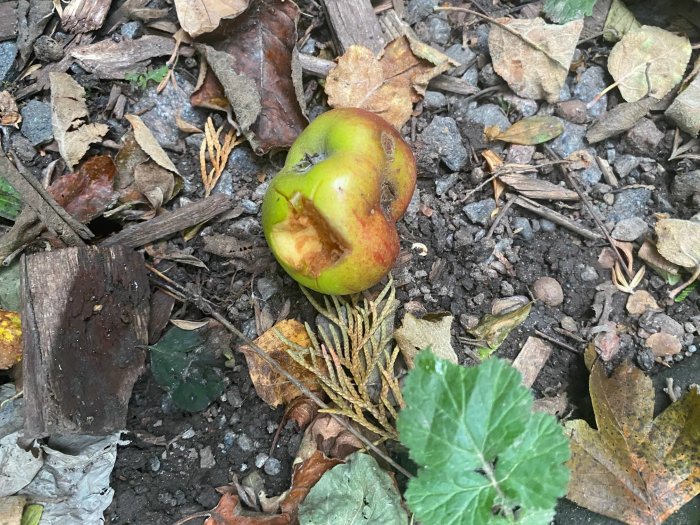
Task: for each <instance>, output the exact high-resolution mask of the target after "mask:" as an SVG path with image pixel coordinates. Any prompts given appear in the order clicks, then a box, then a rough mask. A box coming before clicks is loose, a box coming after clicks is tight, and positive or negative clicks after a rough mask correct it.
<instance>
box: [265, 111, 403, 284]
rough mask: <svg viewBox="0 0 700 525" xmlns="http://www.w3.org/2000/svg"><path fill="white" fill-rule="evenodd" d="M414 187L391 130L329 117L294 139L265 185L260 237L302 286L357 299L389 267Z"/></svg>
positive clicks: (361, 114) (349, 117)
mask: <svg viewBox="0 0 700 525" xmlns="http://www.w3.org/2000/svg"><path fill="white" fill-rule="evenodd" d="M415 186H416V165H415V160H414V157H413V153H412V152H411V149H410V148H409V146H408V144H406V142H404V140H403V139H402V138H401V135H399V133H398V132H397V131H396V130H395V129H394V127H393V126H392V125H391V124H389V123H388V122H386V121H385V120H384V119H382V118H381V117H379V116H377V115H375V114H373V113H370V112H368V111H365V110H362V109H355V108H343V109H334V110H331V111H329V112H327V113H324V114H322V115H321V116H319V117H318V118H317V119H316V120H314V121H313V122H312V123H311V124H310V125H309V126H308V127H307V128H306V129H305V130H304V131H303V132H302V133H301V134H300V135H299V137H298V138H297V140H296V141H295V142H294V144H293V145H292V147H291V149H290V150H289V153H288V154H287V159H286V162H285V165H284V167H283V168H282V170H281V171H280V172H279V173H278V174H277V175H276V176H275V178H274V179H273V180H272V182H271V183H270V186H269V188H268V189H267V193H266V194H265V198H264V200H263V208H262V221H263V230H264V232H265V237H266V239H267V242H268V244H269V245H270V248H271V249H272V253H273V254H274V255H275V257H276V259H277V261H279V263H280V265H282V267H283V268H284V269H285V271H286V272H287V273H289V275H291V276H292V277H293V278H294V279H295V280H297V281H298V282H299V283H301V284H302V285H304V286H306V287H308V288H311V289H313V290H316V291H318V292H322V293H325V294H331V295H345V294H351V293H356V292H360V291H362V290H365V289H367V288H369V287H371V286H372V285H374V284H376V283H377V282H378V281H379V280H381V279H382V277H384V276H385V275H386V274H387V273H388V272H389V270H390V269H391V267H392V265H393V264H394V261H395V260H396V256H397V255H398V253H399V237H398V234H397V232H396V221H398V220H399V219H400V218H401V216H402V215H403V213H404V212H405V211H406V207H407V206H408V203H409V202H410V200H411V197H412V196H413V191H414V189H415Z"/></svg>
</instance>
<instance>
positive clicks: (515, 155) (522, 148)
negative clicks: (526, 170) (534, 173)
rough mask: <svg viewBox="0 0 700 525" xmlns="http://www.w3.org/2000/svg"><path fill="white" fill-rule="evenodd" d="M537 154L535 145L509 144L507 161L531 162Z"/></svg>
mask: <svg viewBox="0 0 700 525" xmlns="http://www.w3.org/2000/svg"><path fill="white" fill-rule="evenodd" d="M534 154H535V146H527V145H524V144H511V145H510V146H508V154H507V156H506V162H508V163H510V164H530V161H531V160H532V157H533V155H534Z"/></svg>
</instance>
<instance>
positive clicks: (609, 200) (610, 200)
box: [603, 193, 615, 206]
mask: <svg viewBox="0 0 700 525" xmlns="http://www.w3.org/2000/svg"><path fill="white" fill-rule="evenodd" d="M603 202H604V203H605V204H607V205H608V206H612V205H613V204H614V203H615V195H614V194H612V193H606V194H605V195H603Z"/></svg>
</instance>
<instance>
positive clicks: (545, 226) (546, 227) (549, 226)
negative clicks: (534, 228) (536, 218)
mask: <svg viewBox="0 0 700 525" xmlns="http://www.w3.org/2000/svg"><path fill="white" fill-rule="evenodd" d="M540 227H541V228H542V231H543V232H553V231H554V230H556V229H557V225H556V224H554V223H553V222H552V221H549V220H547V219H540Z"/></svg>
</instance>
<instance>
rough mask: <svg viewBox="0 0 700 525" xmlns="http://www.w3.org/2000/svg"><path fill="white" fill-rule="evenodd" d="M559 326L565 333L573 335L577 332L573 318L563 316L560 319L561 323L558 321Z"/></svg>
mask: <svg viewBox="0 0 700 525" xmlns="http://www.w3.org/2000/svg"><path fill="white" fill-rule="evenodd" d="M559 324H560V325H561V327H562V328H563V329H564V330H566V331H567V332H573V333H576V332H578V323H576V321H575V320H574V318H573V317H569V316H568V315H565V316H564V317H562V318H561V321H559Z"/></svg>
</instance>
